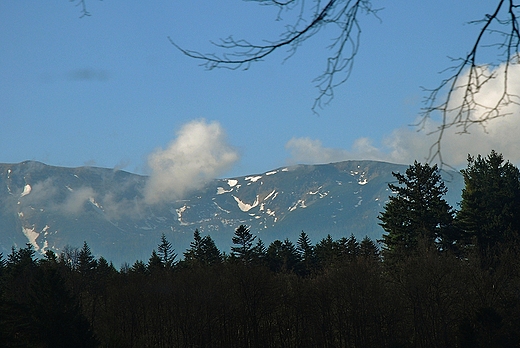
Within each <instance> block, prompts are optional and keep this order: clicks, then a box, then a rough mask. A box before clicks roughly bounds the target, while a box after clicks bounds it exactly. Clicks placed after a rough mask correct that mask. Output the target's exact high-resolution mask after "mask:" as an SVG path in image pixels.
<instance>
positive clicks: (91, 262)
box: [78, 241, 97, 274]
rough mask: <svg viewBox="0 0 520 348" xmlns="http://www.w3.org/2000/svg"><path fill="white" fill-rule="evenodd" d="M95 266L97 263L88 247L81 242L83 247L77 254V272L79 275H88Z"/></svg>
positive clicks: (85, 243)
mask: <svg viewBox="0 0 520 348" xmlns="http://www.w3.org/2000/svg"><path fill="white" fill-rule="evenodd" d="M96 266H97V261H96V259H95V258H94V255H92V252H91V251H90V247H89V246H88V244H87V242H86V241H84V242H83V247H82V248H81V250H80V251H79V254H78V271H79V272H80V273H84V274H88V273H89V272H91V271H93V270H94V269H95V268H96Z"/></svg>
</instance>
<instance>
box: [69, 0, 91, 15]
mask: <svg viewBox="0 0 520 348" xmlns="http://www.w3.org/2000/svg"><path fill="white" fill-rule="evenodd" d="M69 2H75V3H76V6H78V7H81V16H79V18H83V17H89V16H90V12H88V10H87V4H86V0H69Z"/></svg>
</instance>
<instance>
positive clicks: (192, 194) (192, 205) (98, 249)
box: [0, 161, 463, 267]
mask: <svg viewBox="0 0 520 348" xmlns="http://www.w3.org/2000/svg"><path fill="white" fill-rule="evenodd" d="M406 168H407V166H405V165H399V164H391V163H385V162H375V161H346V162H338V163H331V164H324V165H297V166H290V167H281V168H278V169H274V170H272V171H269V172H266V173H261V174H252V175H247V176H242V177H236V178H226V179H216V180H211V181H207V182H206V183H205V184H204V185H203V187H202V188H201V189H194V190H191V191H188V192H186V193H184V196H183V197H176V198H172V199H170V200H168V199H165V198H164V197H163V198H162V199H161V200H152V201H150V200H149V199H148V200H147V199H146V194H147V190H149V187H148V186H147V184H148V180H149V178H148V177H146V176H141V175H136V174H131V173H128V172H125V171H122V170H113V169H105V168H97V167H79V168H65V167H53V166H49V165H45V164H43V163H40V162H34V161H26V162H22V163H19V164H0V202H1V204H2V207H3V209H2V210H1V211H0V251H1V252H3V253H4V255H5V254H7V253H9V252H10V250H11V247H12V246H16V247H21V246H24V245H25V244H26V243H31V244H32V245H33V246H34V248H35V249H36V250H37V251H38V252H39V253H43V252H45V251H46V250H49V249H50V250H54V251H56V252H58V253H59V252H60V251H61V250H62V249H63V248H64V247H65V246H66V245H69V246H72V247H81V246H82V244H83V241H86V242H87V243H88V244H89V246H90V248H91V250H92V252H93V253H94V254H95V255H96V256H103V257H105V258H106V259H108V260H110V261H113V262H114V265H115V266H116V267H118V266H120V265H121V264H122V263H123V262H128V263H133V262H134V261H136V260H144V261H147V260H148V258H149V256H150V253H151V251H152V249H154V248H156V246H157V244H158V243H159V239H160V236H161V234H162V233H164V234H165V235H166V237H167V239H168V240H169V241H171V242H172V244H173V246H174V248H175V250H176V252H177V253H178V254H179V255H180V256H182V253H183V252H184V251H185V250H186V248H188V247H189V243H190V242H191V241H192V238H193V232H194V231H195V229H198V230H199V231H200V232H201V234H202V235H208V234H209V235H211V237H212V238H213V239H214V240H215V242H216V244H217V246H218V247H219V248H220V249H221V250H222V251H225V252H229V248H230V245H231V238H232V236H233V233H234V230H235V229H236V228H237V227H238V226H239V225H240V224H245V225H248V226H250V228H251V231H252V232H253V233H254V234H256V235H257V236H258V238H260V239H262V241H264V243H265V244H266V245H268V244H269V243H270V242H271V241H273V240H275V239H280V240H283V239H286V238H289V239H290V240H291V241H293V242H296V239H297V236H298V235H299V234H300V232H301V231H302V230H303V231H305V232H306V233H307V234H308V235H309V236H310V238H311V240H312V242H313V243H316V242H318V241H319V240H321V239H322V238H324V237H325V236H326V235H327V234H331V235H332V236H333V237H334V238H340V237H342V236H347V237H348V236H350V234H352V233H353V234H354V235H355V236H356V237H358V238H363V237H365V236H368V237H370V238H372V239H374V240H376V239H379V238H381V235H382V233H383V230H382V228H381V227H380V226H379V225H378V220H377V216H378V214H379V213H380V212H381V210H382V209H383V206H384V203H385V202H386V200H387V199H388V196H389V194H391V192H389V189H388V183H389V182H395V178H394V177H393V176H392V172H404V171H405V170H406ZM444 174H445V178H446V185H447V186H448V188H449V191H448V195H447V197H446V198H447V200H448V202H449V203H450V204H451V205H452V206H456V204H457V203H458V202H459V201H460V193H461V189H462V186H463V181H462V177H461V176H460V175H459V174H458V173H456V172H451V173H444ZM155 189H157V187H156V188H155Z"/></svg>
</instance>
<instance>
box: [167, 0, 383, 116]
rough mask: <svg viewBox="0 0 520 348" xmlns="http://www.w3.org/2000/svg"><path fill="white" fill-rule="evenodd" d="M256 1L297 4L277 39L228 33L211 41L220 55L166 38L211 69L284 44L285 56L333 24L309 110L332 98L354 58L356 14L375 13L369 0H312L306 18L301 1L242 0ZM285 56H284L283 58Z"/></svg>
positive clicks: (239, 64)
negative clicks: (254, 39) (253, 40)
mask: <svg viewBox="0 0 520 348" xmlns="http://www.w3.org/2000/svg"><path fill="white" fill-rule="evenodd" d="M246 1H254V2H258V3H259V4H261V5H271V6H277V7H279V9H280V12H279V14H278V19H281V12H282V11H285V10H286V11H291V10H294V9H295V8H297V7H299V9H298V11H299V15H298V16H297V19H296V22H295V23H294V24H292V25H288V26H286V31H285V32H283V33H282V34H281V35H280V39H278V40H275V41H267V42H266V43H264V44H254V43H251V42H249V41H247V40H244V39H238V40H237V39H235V38H234V37H232V36H229V37H228V38H226V39H222V40H220V42H218V43H213V44H214V45H215V46H216V47H217V48H219V49H222V50H223V51H224V52H223V53H221V54H215V53H209V54H203V53H200V52H197V51H191V50H187V49H184V48H182V47H180V46H179V45H178V44H176V43H175V42H174V41H173V39H172V38H170V37H169V38H168V39H169V40H170V42H171V43H172V45H174V46H175V47H176V48H177V49H178V50H179V51H181V52H182V53H183V54H185V55H186V56H188V57H191V58H194V59H198V60H201V61H202V64H201V65H202V66H204V67H205V68H207V69H209V70H211V69H214V68H222V67H224V68H228V69H248V68H249V67H250V65H251V63H253V62H257V61H261V60H263V59H264V58H265V57H267V56H269V55H271V54H272V53H274V52H275V51H278V50H279V49H281V48H284V47H288V48H289V51H288V52H289V55H288V57H287V58H289V57H291V56H292V55H293V54H295V52H296V50H297V48H298V47H299V45H300V44H302V42H304V41H305V40H307V39H309V38H311V37H312V36H314V35H316V34H317V33H318V32H319V31H320V30H321V29H323V28H324V27H326V26H331V25H332V26H336V27H338V28H339V34H338V35H337V36H336V37H335V38H333V39H332V43H331V44H330V45H329V47H328V49H329V50H331V51H332V54H331V56H330V57H329V58H328V59H327V65H326V67H325V70H324V72H323V73H322V74H321V75H319V76H318V77H317V78H316V79H315V80H314V82H316V87H317V88H318V91H319V93H318V97H317V98H316V99H315V102H314V105H313V107H312V110H313V111H316V109H317V108H321V107H322V106H323V105H326V104H327V103H329V102H330V100H331V99H332V98H333V97H334V88H335V87H337V86H338V85H341V84H342V83H344V82H345V81H346V80H347V79H348V78H349V76H350V73H351V70H352V66H353V64H354V58H355V56H356V54H357V52H358V49H359V42H360V34H361V27H360V25H359V15H360V13H363V12H364V13H366V14H374V15H376V14H377V11H378V10H375V9H373V8H372V5H371V2H370V0H355V1H354V0H328V1H325V2H323V1H321V0H314V1H312V3H313V4H314V5H313V7H312V10H311V11H310V12H311V14H310V18H306V14H307V13H309V11H306V10H305V8H306V7H305V6H306V2H305V0H285V1H280V0H246ZM287 58H286V59H287Z"/></svg>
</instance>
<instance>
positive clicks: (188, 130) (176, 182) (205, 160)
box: [145, 120, 239, 203]
mask: <svg viewBox="0 0 520 348" xmlns="http://www.w3.org/2000/svg"><path fill="white" fill-rule="evenodd" d="M238 158H239V156H238V152H237V151H236V150H235V149H234V148H233V147H232V146H231V145H229V144H228V142H227V137H226V134H225V131H224V129H223V128H222V126H221V125H220V124H219V123H218V122H210V123H207V122H206V121H205V120H197V121H192V122H189V123H187V124H185V125H184V126H183V127H182V128H181V129H180V130H179V131H178V133H177V138H176V139H175V140H173V141H172V142H171V143H170V144H169V145H168V147H167V148H166V149H157V150H156V151H155V152H153V153H152V154H150V156H149V157H148V166H149V167H150V169H151V174H150V178H149V180H148V182H147V185H146V187H145V201H146V202H147V203H158V202H161V201H166V200H174V199H180V198H182V197H183V196H184V195H185V194H186V193H187V192H189V191H191V190H195V189H198V188H201V187H202V186H203V185H204V183H205V182H206V181H208V180H210V179H213V178H216V177H217V176H218V175H219V174H221V173H223V172H225V171H226V170H228V169H229V168H230V167H231V166H232V165H233V164H234V163H235V162H236V161H237V160H238Z"/></svg>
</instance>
